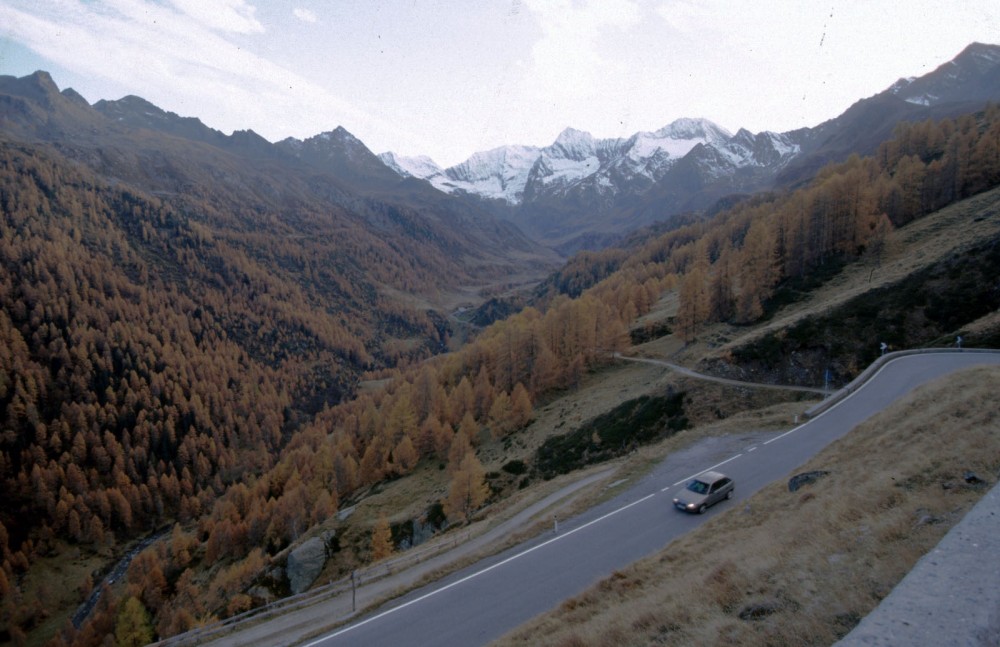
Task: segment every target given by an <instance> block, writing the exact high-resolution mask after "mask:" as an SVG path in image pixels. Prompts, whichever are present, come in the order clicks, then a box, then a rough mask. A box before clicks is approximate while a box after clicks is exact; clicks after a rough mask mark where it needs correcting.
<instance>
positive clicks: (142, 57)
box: [0, 0, 1000, 166]
mask: <svg viewBox="0 0 1000 647" xmlns="http://www.w3.org/2000/svg"><path fill="white" fill-rule="evenodd" d="M973 41H979V42H986V43H994V44H1000V3H996V2H984V1H983V0H957V1H956V0H952V1H951V2H941V1H940V0H935V1H930V0H855V1H852V2H840V1H838V0H826V1H825V2H814V1H811V0H754V1H750V0H743V1H740V0H325V1H324V0H291V1H284V0H280V1H278V0H267V1H265V0H156V1H150V0H0V74H6V75H14V76H24V75H26V74H30V73H31V72H33V71H35V70H37V69H43V70H47V71H49V72H50V73H51V74H52V76H53V78H54V79H55V81H56V83H57V84H58V85H59V87H60V88H66V87H72V88H74V89H75V90H76V91H78V92H80V93H81V94H82V95H83V96H84V97H85V98H86V99H87V100H88V101H90V102H91V103H93V102H95V101H97V100H99V99H118V98H121V97H123V96H125V95H128V94H135V95H139V96H141V97H143V98H145V99H147V100H149V101H151V102H152V103H154V104H156V105H158V106H160V107H161V108H163V109H165V110H170V111H173V112H176V113H178V114H180V115H182V116H191V117H198V118H200V119H201V120H202V121H203V122H205V123H206V124H207V125H209V126H211V127H213V128H217V129H219V130H221V131H223V132H225V133H227V134H228V133H230V132H232V131H233V130H236V129H252V130H254V131H256V132H258V133H259V134H261V135H263V136H264V137H266V138H267V139H269V140H271V141H277V140H279V139H283V138H285V137H287V136H293V137H297V138H300V139H303V138H306V137H310V136H312V135H315V134H318V133H320V132H323V131H328V130H332V129H333V128H335V127H336V126H338V125H340V126H344V127H345V128H347V130H349V131H350V132H352V133H353V134H354V135H356V136H357V137H358V138H360V139H361V140H362V141H363V142H365V144H367V145H368V147H369V148H371V149H372V150H373V151H374V152H376V153H379V152H382V151H385V150H392V151H395V152H397V153H400V154H404V155H418V154H426V155H429V156H430V157H432V158H433V159H434V160H435V161H437V162H438V163H439V164H442V165H444V166H447V165H452V164H455V163H458V162H460V161H463V160H464V159H466V158H467V157H468V156H469V155H471V154H472V153H474V152H476V151H479V150H487V149H490V148H494V147H496V146H500V145H503V144H531V145H540V146H544V145H547V144H550V143H551V142H552V141H553V140H554V139H555V138H556V136H557V135H558V134H559V132H560V131H562V130H563V128H565V127H567V126H572V127H574V128H578V129H580V130H586V131H588V132H590V133H592V134H593V135H595V136H597V137H619V136H628V135H631V134H633V133H635V132H637V131H642V130H645V131H649V130H656V129H659V128H661V127H662V126H665V125H666V124H668V123H670V122H672V121H673V120H675V119H677V118H680V117H705V118H708V119H710V120H712V121H714V122H715V123H717V124H718V125H720V126H722V127H724V128H726V129H728V130H730V131H733V132H735V131H736V130H737V129H739V128H741V127H743V128H748V129H749V130H751V131H753V132H759V131H762V130H773V131H785V130H791V129H794V128H799V127H803V126H815V125H817V124H819V123H821V122H822V121H824V120H826V119H830V118H832V117H835V116H836V115H838V114H840V113H841V112H843V111H844V110H845V109H846V108H847V107H848V106H850V105H851V104H852V103H854V102H855V101H856V100H858V99H861V98H864V97H868V96H871V95H873V94H875V93H877V92H880V91H882V90H884V89H885V88H887V87H888V86H889V85H891V84H892V83H893V82H894V81H895V80H896V79H898V78H900V77H906V76H919V75H922V74H925V73H927V72H930V71H932V70H933V69H934V68H936V67H937V66H938V65H940V64H942V63H944V62H946V61H948V60H950V59H951V58H953V57H954V56H955V55H956V54H958V53H959V52H960V51H961V50H962V49H963V48H964V47H965V46H966V45H968V44H969V43H971V42H973Z"/></svg>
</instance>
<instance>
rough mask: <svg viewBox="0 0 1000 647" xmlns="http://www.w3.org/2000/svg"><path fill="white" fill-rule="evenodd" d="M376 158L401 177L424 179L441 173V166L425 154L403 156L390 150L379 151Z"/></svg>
mask: <svg viewBox="0 0 1000 647" xmlns="http://www.w3.org/2000/svg"><path fill="white" fill-rule="evenodd" d="M378 158H379V159H380V160H382V163H383V164H385V165H386V166H388V167H389V168H391V169H392V170H393V171H395V172H396V173H398V174H399V175H401V176H403V177H416V178H421V179H424V180H427V179H430V178H432V177H434V176H437V175H441V173H442V172H443V171H442V169H441V167H440V166H438V165H437V163H436V162H435V161H434V160H432V159H431V158H430V157H427V156H426V155H418V156H416V157H404V156H402V155H396V154H395V153H393V152H391V151H387V152H385V153H380V154H379V156H378Z"/></svg>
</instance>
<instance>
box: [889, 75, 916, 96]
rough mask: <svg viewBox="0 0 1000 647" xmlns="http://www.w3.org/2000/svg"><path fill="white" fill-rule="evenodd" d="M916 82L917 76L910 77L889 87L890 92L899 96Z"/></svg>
mask: <svg viewBox="0 0 1000 647" xmlns="http://www.w3.org/2000/svg"><path fill="white" fill-rule="evenodd" d="M916 80H917V78H916V77H915V76H910V77H907V78H905V79H899V80H898V81H896V82H895V83H893V84H892V85H891V86H890V87H889V92H892V93H893V94H899V93H900V92H902V91H903V90H905V89H906V88H907V87H909V86H910V84H911V83H913V82H914V81H916Z"/></svg>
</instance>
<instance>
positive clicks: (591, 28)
mask: <svg viewBox="0 0 1000 647" xmlns="http://www.w3.org/2000/svg"><path fill="white" fill-rule="evenodd" d="M526 5H527V6H528V9H529V10H530V11H531V12H532V13H533V14H534V15H535V16H536V18H537V19H538V23H539V26H540V27H541V30H542V37H541V38H540V39H539V40H538V41H537V42H536V43H535V45H534V47H533V48H532V64H533V67H534V70H533V72H534V74H535V75H536V76H537V77H538V78H537V81H538V83H539V84H540V85H542V86H546V87H550V88H552V89H555V90H558V89H563V90H569V91H571V92H572V93H579V92H581V91H583V92H586V91H587V90H591V89H593V88H594V87H595V86H596V85H597V81H598V79H600V78H601V76H603V75H605V74H608V73H614V72H615V70H613V69H609V61H610V60H611V59H610V57H607V56H603V55H602V48H603V47H604V46H605V44H606V43H605V41H604V39H605V38H606V37H607V36H609V35H611V34H614V32H621V31H627V30H628V29H630V28H631V27H634V26H635V25H637V24H638V23H639V21H640V20H641V17H642V16H641V12H640V10H639V7H638V6H637V5H636V4H635V3H634V2H632V1H631V0H585V1H584V2H578V1H576V0H556V1H554V2H553V1H552V0H528V2H526ZM616 35H617V34H616Z"/></svg>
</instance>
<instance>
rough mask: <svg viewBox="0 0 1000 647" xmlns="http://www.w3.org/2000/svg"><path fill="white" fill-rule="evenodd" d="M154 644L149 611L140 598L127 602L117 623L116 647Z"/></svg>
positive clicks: (131, 598) (137, 646) (141, 646)
mask: <svg viewBox="0 0 1000 647" xmlns="http://www.w3.org/2000/svg"><path fill="white" fill-rule="evenodd" d="M151 642H153V624H152V621H151V619H150V616H149V611H147V610H146V607H144V606H143V605H142V602H140V601H139V599H138V598H135V597H130V598H128V599H127V600H125V604H123V605H122V607H121V610H120V611H119V612H118V619H117V620H116V621H115V647H143V645H148V644H149V643H151Z"/></svg>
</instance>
